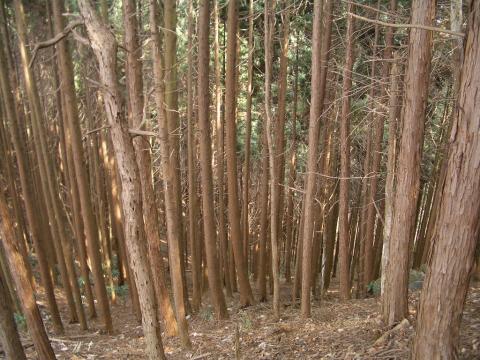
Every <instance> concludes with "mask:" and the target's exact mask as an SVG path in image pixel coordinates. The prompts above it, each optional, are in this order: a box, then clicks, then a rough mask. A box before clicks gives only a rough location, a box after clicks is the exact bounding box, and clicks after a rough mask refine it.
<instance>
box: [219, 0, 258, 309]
mask: <svg viewBox="0 0 480 360" xmlns="http://www.w3.org/2000/svg"><path fill="white" fill-rule="evenodd" d="M237 25H238V4H237V2H236V1H234V0H230V1H229V3H228V14H227V33H228V34H227V63H226V73H225V79H226V80H225V99H226V102H225V118H226V146H227V150H226V153H227V187H228V220H229V224H230V237H231V241H232V248H233V255H234V257H235V268H236V271H237V275H238V285H239V288H240V304H241V305H242V306H248V305H251V304H252V303H253V302H254V299H253V294H252V289H251V287H250V282H249V280H248V273H247V271H248V269H247V267H246V266H245V257H244V252H243V246H242V234H241V227H240V208H239V203H238V200H239V199H238V183H237V180H238V178H237V153H236V124H235V119H236V104H237V94H236V88H237V85H236V76H235V73H236V70H235V69H236V66H237Z"/></svg>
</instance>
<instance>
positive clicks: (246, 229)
mask: <svg viewBox="0 0 480 360" xmlns="http://www.w3.org/2000/svg"><path fill="white" fill-rule="evenodd" d="M253 16H254V14H253V0H249V2H248V60H247V72H248V75H247V109H246V110H247V115H246V118H245V164H244V167H243V179H244V180H243V199H242V230H243V250H244V256H245V263H246V266H247V267H248V256H249V248H250V241H249V238H250V226H249V223H248V216H249V213H248V201H249V197H248V195H249V190H250V189H249V186H250V155H251V154H250V151H251V138H252V97H253V53H254V50H255V47H254V46H255V44H254V38H253Z"/></svg>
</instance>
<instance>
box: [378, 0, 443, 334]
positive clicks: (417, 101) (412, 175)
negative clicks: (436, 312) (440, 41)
mask: <svg viewBox="0 0 480 360" xmlns="http://www.w3.org/2000/svg"><path fill="white" fill-rule="evenodd" d="M434 15H435V1H434V0H414V1H413V3H412V21H411V22H412V24H420V25H427V26H428V25H431V23H432V21H433V18H434ZM431 56H432V34H431V31H427V30H422V29H418V28H412V29H411V31H410V39H409V55H408V69H407V72H406V77H405V98H404V102H403V104H404V107H403V129H402V138H401V141H400V147H399V153H398V164H397V169H396V171H397V174H402V176H399V177H398V178H397V183H396V190H395V195H394V202H393V206H394V209H395V210H394V211H395V214H394V217H393V222H392V228H391V237H390V240H389V241H390V244H389V259H388V261H387V266H386V271H385V276H386V281H385V290H384V293H383V318H384V320H385V322H386V323H387V324H389V325H392V324H394V323H395V322H397V321H400V320H401V319H403V318H404V317H405V316H406V315H407V310H408V303H407V293H408V272H409V249H410V242H411V241H412V239H413V235H414V230H415V212H416V209H417V208H416V207H417V198H418V194H419V190H420V162H421V156H422V145H423V132H424V127H425V107H426V103H427V97H428V83H429V74H430V62H431Z"/></svg>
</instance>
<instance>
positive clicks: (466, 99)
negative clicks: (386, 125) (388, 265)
mask: <svg viewBox="0 0 480 360" xmlns="http://www.w3.org/2000/svg"><path fill="white" fill-rule="evenodd" d="M479 34H480V2H479V1H472V2H471V3H470V17H469V25H468V30H467V37H466V42H465V59H464V63H463V67H462V71H461V74H460V80H459V82H460V88H459V93H458V98H457V106H456V108H457V110H456V113H455V117H454V119H453V127H452V132H451V134H450V146H449V149H448V160H447V162H446V176H445V184H444V186H443V188H442V189H441V193H442V199H443V201H442V203H441V205H440V211H439V216H438V222H437V228H436V230H435V236H434V241H433V251H432V257H431V260H430V263H429V265H430V266H429V270H428V272H427V276H426V278H425V282H424V285H423V290H422V294H421V296H420V307H419V313H418V321H417V331H416V336H415V340H414V346H413V350H412V358H413V359H425V358H432V359H456V358H457V356H458V355H457V352H456V347H457V345H458V340H459V328H460V323H461V319H462V311H463V306H464V303H465V298H466V295H467V291H468V288H469V279H470V275H471V273H472V268H473V264H474V259H475V246H476V243H477V241H478V237H479V229H480V226H479V219H480V191H479V189H480V134H479V132H478V128H479V127H480V118H479V117H478V112H479V109H478V108H479V102H478V100H477V94H478V92H479V91H480V85H479V84H480V61H479V59H480V48H479V47H478V36H479ZM452 249H454V250H455V251H452ZM446 253H448V254H450V256H449V257H448V258H446V257H445V254H446Z"/></svg>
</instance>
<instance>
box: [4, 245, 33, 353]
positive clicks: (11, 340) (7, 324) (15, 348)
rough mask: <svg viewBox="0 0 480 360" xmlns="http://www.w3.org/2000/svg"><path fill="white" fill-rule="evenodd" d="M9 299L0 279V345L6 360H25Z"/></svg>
mask: <svg viewBox="0 0 480 360" xmlns="http://www.w3.org/2000/svg"><path fill="white" fill-rule="evenodd" d="M18 240H20V239H18ZM9 297H10V294H8V290H7V288H6V287H5V285H4V279H2V278H0V343H1V344H2V347H3V351H4V352H5V356H6V357H7V359H11V360H23V359H25V360H26V359H27V357H26V356H25V352H24V351H23V346H22V343H21V341H20V336H19V334H18V331H17V326H16V324H15V319H14V317H13V309H12V304H11V300H10V299H9Z"/></svg>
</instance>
